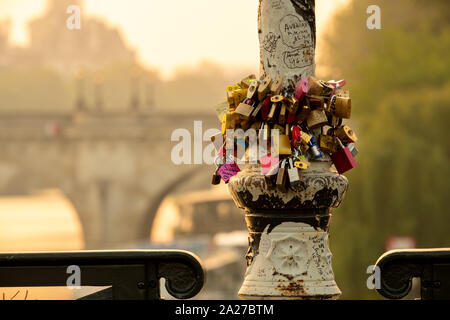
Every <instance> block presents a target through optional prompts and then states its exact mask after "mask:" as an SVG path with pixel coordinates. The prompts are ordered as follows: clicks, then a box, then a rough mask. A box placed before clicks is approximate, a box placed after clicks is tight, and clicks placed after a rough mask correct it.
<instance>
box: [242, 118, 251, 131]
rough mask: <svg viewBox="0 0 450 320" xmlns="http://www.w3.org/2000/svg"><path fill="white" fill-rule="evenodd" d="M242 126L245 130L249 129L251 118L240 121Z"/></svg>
mask: <svg viewBox="0 0 450 320" xmlns="http://www.w3.org/2000/svg"><path fill="white" fill-rule="evenodd" d="M240 125H241V128H242V130H244V131H247V130H248V128H250V120H244V121H241V122H240Z"/></svg>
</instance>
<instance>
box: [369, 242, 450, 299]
mask: <svg viewBox="0 0 450 320" xmlns="http://www.w3.org/2000/svg"><path fill="white" fill-rule="evenodd" d="M376 267H378V270H379V273H380V274H379V280H380V287H379V288H377V290H378V292H379V293H380V294H381V295H382V296H384V297H385V298H388V299H402V298H404V297H406V296H407V295H408V294H409V292H410V291H411V289H412V279H413V278H420V284H421V298H422V300H449V299H450V249H447V248H445V249H422V250H421V249H417V250H394V251H389V252H387V253H385V254H384V255H383V256H381V257H380V259H379V260H378V262H377V264H376Z"/></svg>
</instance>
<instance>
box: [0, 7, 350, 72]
mask: <svg viewBox="0 0 450 320" xmlns="http://www.w3.org/2000/svg"><path fill="white" fill-rule="evenodd" d="M347 2H348V0H316V5H317V10H316V11H317V14H316V15H317V28H318V33H319V47H318V49H319V52H318V54H320V34H321V32H322V31H323V30H324V29H325V28H326V26H327V19H329V17H330V16H331V15H332V14H333V12H335V10H337V9H338V8H339V7H340V6H342V4H344V3H347ZM45 3H46V0H0V19H4V18H6V17H11V18H12V21H11V22H12V39H11V40H12V41H13V42H14V43H17V44H22V45H23V44H26V42H27V31H26V28H25V25H26V21H27V20H29V19H30V17H32V16H35V15H38V14H39V13H41V12H42V11H43V10H44V9H45ZM257 6H258V1H257V0H227V1H223V0H191V1H188V0H172V1H162V0H159V1H156V0H84V12H83V13H84V14H88V15H95V16H100V17H102V18H105V19H106V21H107V22H108V23H109V24H110V25H113V26H120V27H122V32H123V34H124V36H125V38H126V41H127V43H128V44H129V45H131V46H132V47H134V48H136V49H137V50H138V52H139V57H140V59H141V60H142V62H144V63H146V64H148V65H155V66H158V67H159V68H160V69H161V70H162V71H163V73H164V74H165V75H170V73H171V72H172V71H173V70H174V68H175V67H176V66H178V65H180V64H195V63H197V62H199V61H200V60H202V59H210V60H214V61H217V62H220V63H223V64H230V65H233V66H241V65H242V66H255V67H257V65H258V63H259V49H258V37H257ZM75 32H76V31H75Z"/></svg>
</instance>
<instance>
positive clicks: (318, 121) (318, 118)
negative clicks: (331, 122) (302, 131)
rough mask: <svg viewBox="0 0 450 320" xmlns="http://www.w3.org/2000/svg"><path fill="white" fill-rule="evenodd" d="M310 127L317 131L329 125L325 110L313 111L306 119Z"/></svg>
mask: <svg viewBox="0 0 450 320" xmlns="http://www.w3.org/2000/svg"><path fill="white" fill-rule="evenodd" d="M306 122H307V124H308V127H309V128H310V129H316V128H320V127H323V126H326V125H327V124H328V118H327V115H326V114H325V111H323V110H312V111H311V113H310V114H309V116H308V119H306Z"/></svg>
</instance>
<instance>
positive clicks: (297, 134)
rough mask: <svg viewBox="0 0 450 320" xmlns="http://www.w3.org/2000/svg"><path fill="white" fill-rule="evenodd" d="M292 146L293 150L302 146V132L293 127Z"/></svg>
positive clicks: (298, 128)
mask: <svg viewBox="0 0 450 320" xmlns="http://www.w3.org/2000/svg"><path fill="white" fill-rule="evenodd" d="M291 141H292V146H293V147H294V148H298V147H300V145H301V144H302V130H300V127H298V126H294V127H293V128H292V140H291Z"/></svg>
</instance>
